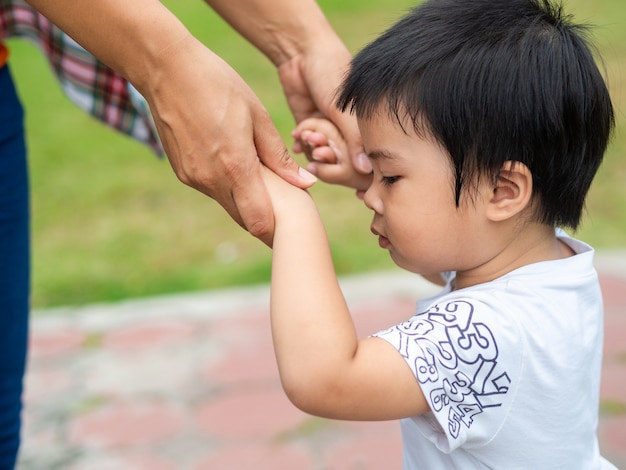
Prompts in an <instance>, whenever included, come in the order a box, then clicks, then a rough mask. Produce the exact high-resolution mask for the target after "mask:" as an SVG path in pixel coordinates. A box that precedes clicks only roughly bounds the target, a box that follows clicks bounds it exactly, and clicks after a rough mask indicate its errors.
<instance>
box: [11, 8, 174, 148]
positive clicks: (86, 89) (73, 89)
mask: <svg viewBox="0 0 626 470" xmlns="http://www.w3.org/2000/svg"><path fill="white" fill-rule="evenodd" d="M0 34H1V36H0V37H3V38H7V37H23V38H27V39H30V40H32V41H34V42H35V44H36V45H37V46H38V47H39V48H40V49H41V50H42V51H43V53H44V54H45V55H46V57H47V59H48V61H49V63H50V65H51V67H52V70H53V71H54V73H55V75H56V76H57V78H58V79H59V81H60V83H61V85H62V87H63V90H64V91H65V93H66V95H67V96H68V97H69V98H70V99H71V100H72V101H73V102H74V103H76V104H77V105H78V106H79V107H80V108H81V109H83V110H85V111H86V112H88V113H89V114H91V115H93V116H94V117H96V118H97V119H99V120H100V121H102V122H104V123H105V124H107V125H108V126H110V127H112V128H114V129H117V130H118V131H121V132H123V133H124V134H127V135H129V136H131V137H133V138H135V139H137V140H139V141H140V142H143V143H145V144H147V145H149V146H150V147H151V148H152V150H153V151H154V152H155V153H156V154H157V155H159V156H162V155H163V154H164V152H163V148H162V146H161V144H160V141H159V138H158V134H157V132H156V129H155V127H154V122H153V120H152V116H151V114H150V111H149V109H148V105H147V103H146V102H145V100H144V99H143V97H142V96H141V95H140V94H139V92H137V90H135V88H134V87H133V86H132V85H131V84H130V83H129V82H128V81H127V80H125V79H124V78H123V77H121V76H120V75H118V74H117V73H116V72H114V71H113V70H111V69H110V68H109V67H107V66H106V65H104V64H103V63H102V62H100V61H99V60H98V59H96V58H95V57H94V56H93V55H91V54H90V53H89V52H87V51H86V50H85V49H83V48H82V47H81V46H80V45H78V43H76V42H75V41H74V40H73V39H72V38H70V37H69V36H68V35H67V34H65V33H64V32H63V31H61V30H60V29H59V28H58V27H56V26H55V25H54V24H52V23H51V22H50V21H49V20H48V19H47V18H46V17H44V16H43V15H41V14H40V13H38V12H37V11H36V10H35V9H33V8H32V7H31V6H30V5H28V4H27V3H25V2H24V1H23V0H0Z"/></svg>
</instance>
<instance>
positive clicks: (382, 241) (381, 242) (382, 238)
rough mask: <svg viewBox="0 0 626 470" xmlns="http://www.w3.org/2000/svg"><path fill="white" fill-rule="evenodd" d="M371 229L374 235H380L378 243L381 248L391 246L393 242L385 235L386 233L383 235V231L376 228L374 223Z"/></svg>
mask: <svg viewBox="0 0 626 470" xmlns="http://www.w3.org/2000/svg"><path fill="white" fill-rule="evenodd" d="M370 230H371V231H372V233H373V234H374V235H376V236H377V237H378V245H379V246H380V247H381V248H383V249H386V248H389V247H390V246H391V242H390V241H389V239H388V238H387V237H385V236H384V235H381V233H380V232H379V231H378V230H377V229H376V227H374V226H373V225H372V227H370Z"/></svg>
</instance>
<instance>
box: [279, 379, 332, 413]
mask: <svg viewBox="0 0 626 470" xmlns="http://www.w3.org/2000/svg"><path fill="white" fill-rule="evenodd" d="M281 383H282V386H283V390H284V392H285V395H287V398H288V399H289V401H290V402H291V403H292V404H293V405H294V406H295V407H296V408H298V409H300V410H301V411H303V412H305V413H307V414H310V415H314V416H320V417H323V418H338V417H339V416H340V415H341V413H340V412H338V409H340V408H341V405H340V403H341V397H342V396H343V393H341V387H339V385H338V384H337V382H336V381H334V380H331V379H328V378H325V379H323V380H322V379H320V378H319V377H318V378H312V377H309V378H304V377H301V378H300V379H294V378H284V377H281Z"/></svg>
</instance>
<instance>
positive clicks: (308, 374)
mask: <svg viewBox="0 0 626 470" xmlns="http://www.w3.org/2000/svg"><path fill="white" fill-rule="evenodd" d="M264 178H265V183H266V185H267V187H268V190H269V192H270V197H271V199H272V204H273V206H274V211H275V218H276V226H275V233H274V242H273V258H272V284H271V322H272V335H273V339H274V348H275V353H276V359H277V362H278V368H279V372H280V377H281V381H282V384H283V387H284V389H285V392H286V394H287V395H288V397H289V398H290V400H291V401H292V402H293V403H294V404H295V405H296V406H298V407H299V408H301V409H302V410H304V411H306V412H308V413H311V414H314V415H319V416H324V417H329V418H335V419H350V420H384V419H397V418H401V417H407V416H414V415H417V414H421V413H424V412H426V411H427V410H428V409H429V408H428V405H427V402H426V400H425V398H424V396H423V394H422V392H421V389H420V387H419V385H418V382H417V380H416V378H415V376H414V375H413V373H412V372H411V370H410V368H409V366H408V365H407V364H406V363H405V361H404V359H403V358H402V356H401V355H400V354H399V353H398V351H397V350H395V348H393V347H392V346H391V345H390V344H388V343H387V342H386V341H385V340H383V339H380V338H367V339H362V340H358V339H357V336H356V332H355V328H354V324H353V322H352V318H351V317H350V312H349V311H348V307H347V305H346V303H345V300H344V297H343V294H342V292H341V290H340V288H339V284H338V281H337V277H336V275H335V271H334V267H333V263H332V259H331V255H330V249H329V246H328V242H327V239H326V233H325V230H324V227H323V225H322V222H321V220H320V217H319V215H318V212H317V208H316V206H315V204H314V202H313V201H312V199H311V197H310V196H309V195H308V194H307V193H306V192H305V191H303V190H301V189H298V188H296V187H294V186H291V185H289V184H288V183H286V182H284V181H283V180H281V179H280V178H279V177H277V176H276V175H275V174H273V173H272V172H271V171H269V170H265V172H264Z"/></svg>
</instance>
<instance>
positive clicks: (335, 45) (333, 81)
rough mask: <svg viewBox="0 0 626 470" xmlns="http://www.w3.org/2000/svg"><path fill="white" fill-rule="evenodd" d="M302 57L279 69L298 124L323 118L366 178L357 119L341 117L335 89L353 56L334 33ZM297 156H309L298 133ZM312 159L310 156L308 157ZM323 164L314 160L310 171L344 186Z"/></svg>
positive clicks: (317, 40) (366, 165) (323, 36)
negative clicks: (315, 118)
mask: <svg viewBox="0 0 626 470" xmlns="http://www.w3.org/2000/svg"><path fill="white" fill-rule="evenodd" d="M309 44H310V46H309V47H308V48H303V51H302V53H300V54H298V55H295V56H293V57H291V58H290V59H289V60H287V61H285V62H283V63H281V64H279V65H278V74H279V78H280V81H281V83H282V85H283V90H284V92H285V96H286V97H287V102H288V104H289V107H290V108H291V111H292V113H293V115H294V118H295V120H296V122H297V123H300V122H301V121H302V120H304V119H306V118H310V117H316V116H317V117H319V116H324V117H326V118H328V119H329V120H331V121H332V122H333V123H334V124H335V125H336V126H337V127H338V128H339V130H340V132H341V134H342V136H343V139H344V140H345V141H346V143H347V146H348V154H349V156H350V162H351V164H352V167H353V168H354V169H355V170H356V172H357V173H360V174H363V175H367V174H369V173H370V172H371V171H372V167H371V165H370V162H369V160H368V159H367V157H366V155H365V154H364V153H363V146H362V143H361V136H360V134H359V130H358V127H357V123H356V118H355V117H354V116H353V115H350V114H349V113H342V112H340V111H339V109H337V107H336V106H335V93H336V89H337V87H338V86H339V84H340V83H341V80H342V78H343V75H344V74H345V73H346V71H347V69H348V67H349V63H350V59H351V55H350V52H349V51H348V49H347V48H346V46H345V45H344V44H343V42H342V41H341V40H340V39H339V38H338V36H337V35H336V34H335V33H334V32H333V31H332V30H330V31H326V32H325V33H324V34H320V35H319V36H318V37H316V38H314V40H312V41H310V42H309ZM293 136H294V138H295V139H296V142H295V144H294V148H293V149H294V151H295V152H303V151H304V152H305V153H308V152H307V148H306V147H305V146H303V140H302V139H301V135H300V134H299V130H298V129H296V131H295V132H294V134H293ZM307 156H308V157H309V159H311V156H310V155H307ZM323 163H332V162H320V163H317V162H315V161H314V160H313V161H312V163H311V164H310V165H309V167H308V168H309V169H310V170H311V171H312V172H313V173H315V174H317V175H319V176H320V178H321V179H323V180H324V181H327V182H329V183H341V182H340V181H335V180H334V179H333V172H332V171H331V172H330V173H329V172H328V171H325V170H324V167H323V165H322V164H323Z"/></svg>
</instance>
